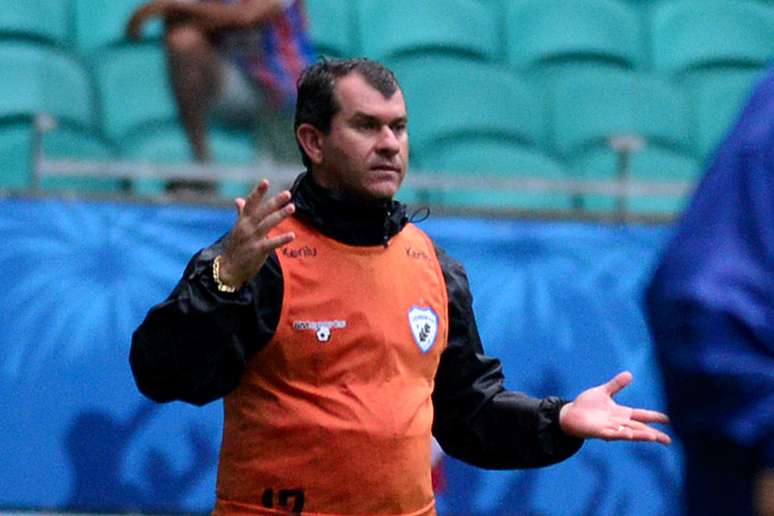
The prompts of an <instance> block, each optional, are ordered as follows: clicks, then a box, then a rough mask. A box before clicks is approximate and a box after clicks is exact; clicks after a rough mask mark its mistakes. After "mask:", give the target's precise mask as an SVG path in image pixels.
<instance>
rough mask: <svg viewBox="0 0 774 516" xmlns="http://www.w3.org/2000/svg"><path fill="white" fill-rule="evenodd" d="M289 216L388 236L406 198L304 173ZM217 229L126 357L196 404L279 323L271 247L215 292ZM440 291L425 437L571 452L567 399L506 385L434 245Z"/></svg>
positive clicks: (522, 460)
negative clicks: (251, 268) (443, 327)
mask: <svg viewBox="0 0 774 516" xmlns="http://www.w3.org/2000/svg"><path fill="white" fill-rule="evenodd" d="M292 192H293V202H294V203H295V205H296V215H295V216H297V217H302V218H303V219H305V220H306V221H307V222H309V223H311V224H312V225H313V226H314V227H316V228H317V229H319V230H320V231H321V232H322V233H323V234H324V235H326V236H328V237H331V238H335V239H336V240H339V241H341V242H344V243H347V244H350V245H389V239H390V238H391V237H392V236H393V235H395V234H397V233H398V232H399V231H401V229H402V228H403V226H405V225H406V223H407V222H408V218H407V216H406V208H405V206H404V205H402V204H400V203H398V202H396V201H392V202H385V203H383V204H381V205H379V206H373V205H370V206H364V205H361V204H356V203H352V202H349V201H346V200H343V199H340V198H336V197H335V196H334V195H333V194H332V193H331V192H329V191H326V190H323V189H322V188H320V187H319V186H317V185H316V184H315V183H314V182H313V181H312V179H311V176H310V175H309V174H305V175H302V176H300V177H299V179H298V180H297V181H296V183H295V185H294V186H293V189H292ZM223 245H224V244H223V239H221V240H220V241H218V242H217V243H215V244H214V245H213V246H211V247H208V248H206V249H204V250H202V251H200V252H199V253H197V254H196V255H195V256H194V257H193V258H192V259H191V261H190V262H189V264H188V266H187V267H186V270H185V273H184V275H183V278H182V279H181V280H180V282H179V283H178V284H177V286H176V287H175V289H174V290H173V292H172V293H171V294H170V296H169V297H168V298H167V299H166V300H165V301H164V302H162V303H160V304H159V305H157V306H155V307H153V308H152V309H151V310H150V312H149V313H148V315H147V317H146V318H145V320H144V321H143V323H142V324H141V325H140V327H139V328H138V329H137V330H136V331H135V333H134V336H133V338H132V349H131V353H130V363H131V366H132V371H133V373H134V377H135V380H136V382H137V386H138V387H139V389H140V391H142V393H143V394H145V395H146V396H148V397H149V398H151V399H153V400H155V401H159V402H164V401H171V400H182V401H186V402H189V403H194V404H197V405H203V404H205V403H208V402H210V401H213V400H215V399H218V398H220V397H223V396H225V395H226V394H228V393H229V392H231V391H232V390H233V389H234V388H235V387H236V386H237V384H238V383H239V380H240V377H241V374H242V371H243V370H244V368H245V365H246V364H247V361H248V360H249V359H250V357H251V356H252V355H253V353H255V352H256V351H257V350H259V349H260V348H261V347H262V346H265V345H266V344H267V343H268V342H269V340H271V338H272V336H273V335H274V332H275V330H276V328H277V325H278V323H279V314H280V308H281V304H282V290H283V280H282V271H281V270H280V266H279V261H278V259H277V256H276V255H275V254H273V255H271V256H270V257H269V259H268V260H267V262H266V264H265V265H264V266H263V267H262V268H261V270H260V271H259V272H258V274H257V275H256V276H255V277H254V278H253V279H252V280H250V281H249V282H248V283H247V284H245V285H244V286H243V287H242V288H241V289H240V290H239V291H238V292H236V293H234V294H229V293H223V292H220V291H218V290H217V288H216V286H215V284H214V281H213V279H212V274H211V271H212V260H213V259H214V258H215V256H217V255H218V254H220V253H221V252H222V250H223ZM436 250H437V254H438V258H439V260H440V263H441V268H442V270H443V275H444V279H445V281H446V288H447V291H448V299H449V338H448V346H447V349H446V350H444V352H443V353H442V355H441V361H440V364H439V367H438V371H437V373H436V376H435V389H434V391H433V405H434V410H435V419H434V422H433V435H434V436H435V437H436V439H437V440H438V442H439V443H440V445H441V447H442V448H443V449H444V451H446V453H448V454H449V455H451V456H453V457H456V458H458V459H461V460H463V461H465V462H468V463H470V464H474V465H476V466H479V467H485V468H498V469H499V468H527V467H537V466H545V465H549V464H553V463H556V462H559V461H561V460H564V459H566V458H567V457H569V456H571V455H572V454H574V453H575V452H576V451H577V450H578V449H579V448H580V446H581V445H582V443H583V441H582V440H581V439H577V438H573V437H570V436H567V435H566V434H564V433H563V432H562V431H561V429H560V427H559V423H558V416H559V409H560V408H561V406H562V405H563V404H564V402H563V401H562V400H561V399H559V398H555V397H549V398H545V399H536V398H532V397H529V396H527V395H525V394H522V393H517V392H513V391H508V390H506V389H505V388H504V387H503V382H504V377H503V372H502V366H501V364H500V362H499V360H497V359H494V358H490V357H487V356H485V355H484V354H483V349H482V346H481V340H480V338H479V335H478V329H477V328H476V321H475V317H474V315H473V308H472V301H473V300H472V297H471V294H470V289H469V287H468V280H467V276H466V274H465V270H464V269H463V267H462V265H460V264H459V263H458V262H456V261H455V260H453V259H452V258H450V257H449V256H448V255H447V254H446V253H445V252H444V251H443V250H442V249H440V248H438V247H436Z"/></svg>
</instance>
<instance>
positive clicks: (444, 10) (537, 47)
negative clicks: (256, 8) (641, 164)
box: [307, 0, 774, 74]
mask: <svg viewBox="0 0 774 516" xmlns="http://www.w3.org/2000/svg"><path fill="white" fill-rule="evenodd" d="M307 4H308V6H309V13H310V19H311V31H312V36H313V40H314V42H315V43H316V44H317V45H318V48H319V49H320V50H321V52H323V53H325V54H328V55H332V56H339V57H340V56H354V55H366V56H368V57H372V58H375V59H380V60H387V61H390V60H393V59H396V58H401V57H403V56H406V55H408V54H413V53H426V52H428V51H437V52H443V53H454V54H458V55H463V56H475V57H478V58H480V59H483V60H488V61H493V62H501V63H504V64H507V65H508V66H511V67H514V68H516V69H517V70H519V71H526V70H535V69H540V68H548V69H550V68H552V67H554V66H556V65H562V64H565V63H572V62H581V63H593V62H603V63H609V64H617V65H619V66H622V67H626V68H630V69H639V70H656V71H659V72H663V73H669V74H678V73H682V72H686V71H690V70H693V69H696V68H702V67H714V66H723V65H734V66H741V65H748V66H755V67H760V66H763V65H764V64H765V63H766V62H767V61H768V60H770V59H771V58H772V57H774V40H773V39H772V38H771V37H770V36H771V34H772V32H774V4H772V3H771V2H766V1H761V0H662V1H660V2H653V1H651V2H644V1H641V2H633V1H631V0H630V1H624V0H552V1H550V2H546V1H545V0H500V1H488V2H481V1H479V0H435V1H425V2H415V1H413V0H393V1H391V2H390V6H389V8H385V6H384V3H383V2H381V0H359V1H357V2H347V3H346V4H345V3H344V2H340V1H339V0H307ZM640 4H642V5H640ZM635 5H636V7H635ZM718 35H722V37H718Z"/></svg>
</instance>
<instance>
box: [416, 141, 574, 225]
mask: <svg viewBox="0 0 774 516" xmlns="http://www.w3.org/2000/svg"><path fill="white" fill-rule="evenodd" d="M412 167H413V169H414V170H418V171H422V172H427V173H436V174H443V176H444V177H447V178H455V177H457V178H463V179H464V178H467V180H468V182H469V183H470V184H468V185H467V186H466V187H464V188H460V187H458V188H455V189H450V190H446V189H422V188H409V190H408V192H406V193H403V197H404V198H410V199H409V200H410V202H414V203H421V202H432V203H433V204H439V205H444V206H448V207H456V208H478V209H498V210H502V209H510V210H525V209H530V210H567V209H570V208H571V207H572V198H571V195H570V194H568V193H564V192H552V191H547V190H530V189H528V188H520V189H518V190H516V189H512V191H508V190H507V189H506V188H504V187H503V186H502V185H500V184H498V183H496V182H494V181H491V182H490V183H487V178H491V179H494V180H497V179H517V178H518V179H531V180H538V181H540V180H566V179H567V178H568V175H567V173H566V172H565V171H564V168H563V167H562V165H561V164H560V163H558V162H557V161H555V160H554V159H552V158H551V157H549V156H547V155H545V154H543V153H542V152H541V151H540V150H538V149H536V148H534V147H529V146H526V145H519V144H515V143H513V142H509V141H501V140H496V139H492V138H487V137H477V136H469V137H463V138H459V139H451V140H444V141H439V142H436V143H435V144H434V145H433V146H432V147H431V148H428V149H427V151H426V152H424V153H422V154H414V155H413V156H412Z"/></svg>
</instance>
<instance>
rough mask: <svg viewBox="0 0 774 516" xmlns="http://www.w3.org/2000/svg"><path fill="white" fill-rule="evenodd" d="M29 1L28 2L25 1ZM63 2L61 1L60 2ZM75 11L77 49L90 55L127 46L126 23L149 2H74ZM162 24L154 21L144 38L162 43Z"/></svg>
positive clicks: (79, 0) (141, 0)
mask: <svg viewBox="0 0 774 516" xmlns="http://www.w3.org/2000/svg"><path fill="white" fill-rule="evenodd" d="M24 1H26V0H24ZM59 1H61V0H59ZM71 1H72V2H73V11H74V22H75V30H74V45H75V47H76V48H77V49H78V51H79V52H82V53H84V54H90V53H92V52H94V51H97V50H100V49H102V48H103V47H107V46H114V45H121V44H125V43H127V39H126V37H125V32H124V30H125V27H126V22H127V21H129V17H130V16H131V14H132V12H133V11H134V10H135V9H136V8H137V7H138V6H140V5H142V4H144V3H146V1H147V0H109V2H107V3H106V2H105V0H71ZM161 34H162V24H161V22H160V21H158V20H154V21H151V22H150V23H148V24H147V25H146V26H145V28H144V36H145V37H146V38H149V39H151V40H159V39H160V38H161Z"/></svg>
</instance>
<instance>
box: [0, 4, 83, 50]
mask: <svg viewBox="0 0 774 516" xmlns="http://www.w3.org/2000/svg"><path fill="white" fill-rule="evenodd" d="M68 8H69V5H68V3H67V2H65V1H63V0H19V1H16V2H13V3H12V5H6V6H5V9H3V12H2V14H0V37H2V38H7V37H12V38H20V39H32V40H37V41H41V42H47V43H50V44H53V45H61V46H65V45H67V44H68V35H69V32H68V29H69V26H68V22H69V20H68V15H69V9H68Z"/></svg>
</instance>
